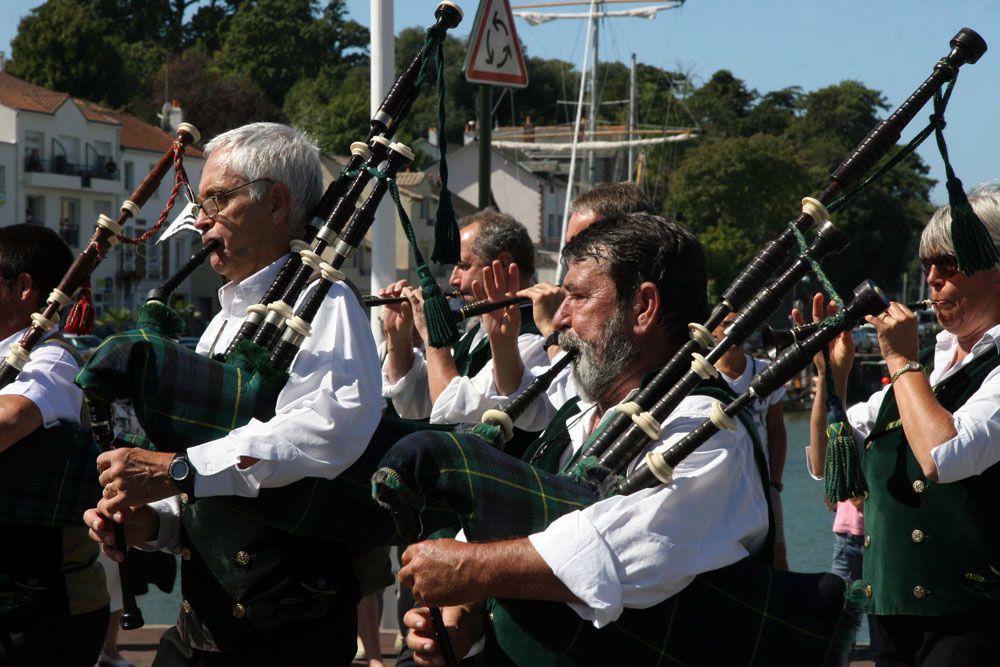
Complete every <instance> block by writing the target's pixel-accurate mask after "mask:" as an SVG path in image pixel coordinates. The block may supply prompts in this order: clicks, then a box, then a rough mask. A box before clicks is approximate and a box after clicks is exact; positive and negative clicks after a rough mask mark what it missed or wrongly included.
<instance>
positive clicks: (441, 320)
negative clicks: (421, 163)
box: [389, 179, 458, 347]
mask: <svg viewBox="0 0 1000 667" xmlns="http://www.w3.org/2000/svg"><path fill="white" fill-rule="evenodd" d="M389 196H390V197H392V201H393V203H394V204H395V205H396V214H397V215H398V216H399V225H400V227H402V228H403V233H404V234H405V235H406V239H407V240H408V241H409V242H410V248H411V249H412V250H413V260H414V263H415V264H416V265H417V278H418V279H419V280H420V288H421V291H422V292H423V296H424V320H426V322H427V337H428V338H429V339H430V340H427V341H424V342H425V343H427V344H428V345H430V346H431V347H448V346H449V345H454V344H455V341H457V340H458V327H456V326H455V317H454V315H452V314H451V308H450V307H449V306H448V301H447V299H445V298H444V294H443V293H442V292H441V287H440V286H438V283H437V280H435V278H434V276H433V275H432V274H431V270H430V268H429V267H428V266H427V263H426V262H425V261H424V256H423V253H421V252H420V248H419V247H418V246H417V237H416V234H414V233H413V224H412V223H411V222H410V216H408V215H407V214H406V209H404V208H403V205H402V203H401V202H400V200H399V188H398V187H396V182H395V181H394V180H392V179H389Z"/></svg>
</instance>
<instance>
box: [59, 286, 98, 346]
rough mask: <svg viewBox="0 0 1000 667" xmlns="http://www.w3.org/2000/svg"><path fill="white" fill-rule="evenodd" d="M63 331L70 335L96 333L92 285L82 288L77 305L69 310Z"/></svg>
mask: <svg viewBox="0 0 1000 667" xmlns="http://www.w3.org/2000/svg"><path fill="white" fill-rule="evenodd" d="M63 331H65V332H66V333H69V334H79V335H86V334H91V333H93V332H94V304H93V302H92V301H91V298H90V283H89V282H88V283H86V284H85V285H84V286H83V287H81V288H80V294H79V296H77V298H76V303H74V304H73V307H72V308H70V309H69V314H68V315H67V316H66V324H65V325H64V326H63Z"/></svg>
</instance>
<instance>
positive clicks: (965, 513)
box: [864, 348, 1000, 616]
mask: <svg viewBox="0 0 1000 667" xmlns="http://www.w3.org/2000/svg"><path fill="white" fill-rule="evenodd" d="M921 356H922V359H923V360H926V361H929V360H928V359H927V357H926V355H921ZM997 365H1000V355H998V354H997V350H996V349H995V348H994V349H993V350H992V351H990V352H989V353H987V354H985V355H983V356H982V357H979V358H978V359H975V360H974V361H972V362H970V363H969V364H968V365H966V366H965V367H964V368H962V369H961V370H959V371H958V372H957V373H955V374H954V375H952V376H951V377H948V378H946V379H945V380H943V381H942V382H940V383H938V384H937V385H936V386H935V387H934V393H935V396H936V397H937V400H938V402H939V403H940V404H941V405H942V406H943V407H944V408H945V409H947V410H949V411H952V412H953V411H955V410H956V409H958V408H959V407H961V406H962V405H964V404H965V402H966V401H967V400H969V398H970V397H971V396H972V395H973V394H974V393H975V392H976V391H977V390H978V389H979V387H980V386H981V385H982V383H983V380H984V379H985V378H986V376H987V374H988V373H989V372H990V371H991V370H992V369H994V368H996V367H997ZM925 368H927V369H928V372H929V368H930V365H929V364H927V363H925ZM992 445H993V446H1000V443H996V442H994V443H992ZM865 449H866V450H867V451H866V452H865V456H864V471H865V477H866V479H867V481H868V487H869V489H870V495H869V497H868V499H867V501H866V502H865V529H866V532H867V535H866V536H865V555H864V578H865V580H866V583H867V584H868V585H869V586H870V588H866V594H868V595H869V596H870V597H871V600H870V602H869V607H868V610H869V612H870V613H874V614H880V615H897V614H903V615H915V616H943V615H953V614H972V613H983V612H995V611H998V610H1000V514H998V512H997V510H998V508H1000V464H998V465H994V466H992V467H990V468H988V469H987V470H986V471H984V472H983V473H982V474H980V475H975V476H973V477H969V478H966V479H963V480H960V481H957V482H951V483H948V484H938V483H935V482H932V481H930V480H929V479H927V478H926V477H925V476H924V474H923V472H922V470H921V468H920V465H919V464H918V463H917V460H916V459H915V458H914V456H913V452H912V451H911V449H910V446H909V444H908V443H907V441H906V435H905V434H904V433H903V428H902V425H901V424H900V420H899V409H898V407H897V405H896V397H895V394H894V392H893V391H892V390H891V389H890V390H889V391H888V393H887V394H886V397H885V400H884V401H883V402H882V406H881V408H880V409H879V414H878V417H877V419H876V421H875V427H874V428H873V429H872V433H871V435H869V436H868V439H867V440H866V441H865Z"/></svg>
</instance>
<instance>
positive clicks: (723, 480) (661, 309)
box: [399, 213, 768, 664]
mask: <svg viewBox="0 0 1000 667" xmlns="http://www.w3.org/2000/svg"><path fill="white" fill-rule="evenodd" d="M563 255H564V258H565V259H566V261H567V262H568V272H567V274H566V279H565V281H564V283H563V288H564V289H565V291H566V299H565V300H564V301H563V303H562V305H561V306H560V308H559V310H558V311H557V313H556V316H555V320H554V324H555V326H556V328H557V329H559V330H560V331H562V334H561V336H560V344H561V346H562V347H563V349H565V350H574V351H577V353H578V358H577V359H576V360H575V362H574V364H573V376H574V380H575V383H576V385H577V387H578V388H579V392H580V397H579V401H570V402H568V403H567V404H566V405H564V406H562V408H561V409H560V410H559V412H558V414H557V415H556V417H555V418H554V419H553V420H552V422H551V423H550V425H549V428H548V429H547V430H546V432H545V434H544V435H543V436H542V438H540V439H539V441H538V443H536V445H534V446H533V447H531V448H529V450H528V452H527V453H526V455H525V458H526V459H527V460H530V461H531V462H532V463H533V464H535V465H536V466H537V467H538V468H542V469H545V470H547V471H549V472H559V471H566V470H570V469H572V468H573V467H574V465H575V464H576V462H577V460H578V459H579V457H580V455H581V453H582V452H583V450H585V444H586V442H587V440H588V438H589V437H591V436H592V435H593V434H594V433H595V431H599V430H600V423H601V421H602V418H603V417H605V416H607V415H608V414H609V412H610V411H611V410H612V408H614V407H615V406H616V405H618V404H620V403H621V402H622V401H625V400H628V398H629V396H630V395H631V394H633V393H634V392H635V391H636V390H637V389H638V388H639V386H640V384H641V383H642V381H643V378H644V376H646V375H647V374H648V373H650V372H651V371H655V370H657V369H659V368H660V367H661V366H663V364H664V363H665V362H666V361H667V360H668V359H669V358H670V356H671V355H672V354H673V352H674V351H675V350H676V349H677V348H678V347H679V346H680V345H681V344H682V343H683V341H684V339H685V337H686V333H687V324H688V323H689V322H700V321H703V320H704V319H705V318H706V316H707V310H708V305H707V294H706V275H705V257H704V251H703V249H702V246H701V244H700V243H699V242H698V240H697V239H696V238H695V237H694V236H693V235H692V234H691V232H690V231H688V230H687V229H686V228H684V227H683V226H681V225H679V224H676V223H673V222H669V221H667V220H665V219H663V218H660V217H658V216H655V215H652V214H646V213H643V214H629V215H622V216H613V217H610V218H608V219H606V220H603V221H600V222H597V223H594V224H593V225H591V226H590V227H588V228H587V229H585V230H583V231H581V232H580V233H579V234H578V235H576V236H575V237H574V238H573V240H572V241H571V242H569V243H568V244H567V245H566V246H565V248H564V250H563ZM494 344H496V343H494ZM712 403H713V400H712V399H711V398H709V397H708V396H707V395H702V394H700V393H698V392H695V393H693V394H692V395H690V396H689V397H687V398H685V399H684V401H683V402H682V403H681V405H680V407H679V408H678V409H677V410H676V411H675V412H674V413H673V414H672V415H671V417H670V418H669V419H668V420H667V421H666V422H665V423H663V424H662V436H661V438H660V439H659V440H658V441H657V442H655V443H654V445H653V447H654V448H655V449H657V450H660V449H663V448H665V447H666V446H667V445H669V444H671V443H673V442H675V441H676V440H678V439H679V438H681V437H682V436H683V435H685V434H687V433H688V432H689V431H691V430H692V429H693V428H694V427H695V426H697V425H698V424H700V423H701V422H703V421H704V420H705V419H706V418H708V416H709V412H710V409H711V405H712ZM755 447H759V445H756V444H755V443H754V442H752V440H751V435H750V434H749V433H748V431H747V430H746V429H745V427H744V426H742V425H738V426H737V428H736V429H735V430H733V431H722V432H720V433H718V434H717V435H715V436H713V437H712V438H711V439H710V440H708V442H706V443H705V444H704V445H702V446H701V447H700V448H699V449H698V450H697V451H696V452H695V453H694V454H693V455H691V456H690V457H688V458H687V459H686V460H685V461H684V462H683V463H681V464H680V465H679V466H678V467H677V468H676V469H675V471H674V482H673V483H672V484H671V485H669V486H661V487H658V488H655V489H647V490H644V491H641V492H638V493H636V494H633V495H630V496H611V497H609V498H607V499H605V500H601V501H599V502H597V503H595V504H593V505H590V506H589V507H585V508H583V509H580V510H578V511H573V512H570V513H568V514H565V515H563V516H562V517H561V518H558V519H556V520H555V521H554V522H552V523H551V524H550V525H549V526H548V528H547V529H545V530H543V531H540V532H536V533H534V534H531V535H528V536H526V537H522V538H518V539H510V540H504V541H499V542H483V543H475V544H466V543H463V542H459V541H454V540H436V541H428V542H421V543H418V544H414V545H412V546H411V547H409V548H408V549H407V550H406V552H405V553H404V555H403V562H404V567H403V569H402V570H401V571H400V574H399V577H400V581H402V582H403V584H405V585H407V586H409V587H411V588H412V589H413V592H414V596H415V597H416V599H417V600H418V601H419V602H421V603H422V604H425V605H434V606H439V605H447V606H446V607H445V608H444V609H443V614H444V619H445V622H446V624H448V625H449V626H450V628H449V631H450V633H451V636H452V640H453V642H454V644H455V653H456V655H459V656H461V655H464V654H465V653H466V652H467V650H468V649H469V647H470V646H471V645H472V644H473V643H474V642H475V641H477V640H478V639H479V638H480V637H481V636H483V635H484V634H486V635H487V636H488V637H489V638H494V637H495V636H497V635H498V634H500V633H503V634H504V636H505V637H506V638H507V639H506V640H505V641H507V642H508V643H507V645H506V646H505V647H498V644H497V643H496V641H494V640H488V643H487V649H486V650H487V656H486V657H487V660H488V661H489V662H491V663H498V664H506V663H508V662H511V661H513V662H517V661H518V660H521V661H523V660H525V659H526V654H525V653H520V654H518V655H517V656H516V657H515V656H514V654H513V653H512V652H510V651H508V650H507V648H508V647H509V646H510V643H509V642H510V641H514V642H520V639H518V638H517V637H518V636H520V637H522V638H523V639H524V643H525V644H530V643H532V642H533V641H535V638H537V637H540V636H543V635H545V634H546V633H553V632H555V633H558V632H559V630H558V628H559V627H565V626H560V625H558V624H556V625H553V623H554V619H555V618H557V617H558V616H559V615H560V614H568V613H569V612H568V611H567V609H566V607H565V606H563V605H555V607H553V605H552V604H551V603H552V602H556V603H565V605H568V606H569V609H571V610H572V612H573V613H575V614H576V615H578V618H577V620H578V621H579V619H584V621H585V622H587V625H590V624H592V625H593V628H605V627H607V626H609V625H613V624H614V623H615V622H616V621H617V620H618V619H619V618H620V617H622V615H623V614H630V613H631V614H634V613H637V612H635V611H634V610H637V609H645V608H648V607H652V606H654V605H658V604H660V603H662V602H663V601H664V600H667V599H668V598H670V597H671V596H674V595H676V594H677V593H678V592H680V591H682V590H683V589H684V588H685V587H686V586H688V584H689V583H690V582H691V581H692V579H693V578H694V577H695V576H696V575H697V574H699V573H702V572H706V571H709V570H713V569H716V568H720V567H723V566H726V565H729V564H732V563H734V562H736V561H739V560H741V559H743V558H745V557H747V556H748V555H752V554H755V553H757V552H759V551H760V550H761V549H762V548H763V547H764V545H765V541H766V537H767V533H768V508H767V502H766V500H765V496H764V485H763V483H762V477H761V474H760V472H759V471H758V467H757V465H758V464H757V463H756V462H755ZM635 465H636V464H635V462H633V463H632V464H631V467H635ZM501 516H502V513H501ZM470 537H475V536H470ZM488 598H505V599H513V600H515V601H516V600H532V601H537V602H534V603H532V605H529V606H525V607H524V608H523V610H522V611H525V613H526V614H527V616H523V617H521V618H520V619H519V620H518V621H517V622H516V623H515V624H514V625H513V626H512V625H511V624H510V623H509V622H508V623H507V624H506V627H504V628H503V629H502V630H501V626H500V623H503V622H504V621H503V619H504V618H506V619H507V620H508V621H509V617H507V616H505V615H504V614H502V613H500V612H499V611H498V610H497V609H496V608H495V607H494V606H492V605H491V603H490V602H489V601H488V600H487V599H488ZM484 600H487V602H486V603H485V604H486V605H488V606H489V608H490V614H489V618H490V627H489V628H486V627H485V623H486V614H485V613H484ZM545 601H547V602H545ZM531 610H534V611H535V612H537V614H535V613H533V612H532V611H531ZM494 612H496V613H494ZM570 615H571V614H570ZM526 618H527V619H529V620H525V619H526ZM406 623H407V625H408V626H409V627H410V628H411V630H412V632H411V633H410V635H409V636H408V639H407V641H408V644H409V646H411V647H412V648H413V649H414V651H415V652H416V653H417V656H418V657H419V659H420V660H421V661H422V662H423V664H441V657H440V655H439V654H438V645H437V642H436V640H435V639H434V634H433V633H432V631H431V623H430V620H429V616H428V610H427V609H425V608H422V609H414V610H411V611H410V612H409V613H408V614H407V616H406ZM593 628H589V629H587V628H586V627H584V628H583V630H586V631H587V632H593ZM601 632H606V631H600V632H598V633H597V634H598V635H600V633H601ZM610 632H611V633H612V634H611V635H608V637H611V636H612V635H613V633H614V631H613V630H610ZM571 634H572V632H571ZM511 637H514V639H513V640H512V639H511ZM565 639H566V641H567V642H568V643H571V642H572V641H574V640H573V637H566V638H565ZM661 639H663V638H662V637H661ZM494 650H496V651H497V653H491V651H494ZM593 659H598V658H597V657H596V655H595V656H594V657H593ZM538 664H541V662H539V663H538Z"/></svg>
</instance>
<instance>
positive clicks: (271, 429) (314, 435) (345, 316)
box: [187, 258, 382, 497]
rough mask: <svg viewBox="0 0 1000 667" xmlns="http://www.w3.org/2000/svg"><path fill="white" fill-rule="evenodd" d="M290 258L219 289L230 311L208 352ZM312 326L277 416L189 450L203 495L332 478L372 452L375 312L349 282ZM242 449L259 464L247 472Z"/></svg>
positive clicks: (377, 407) (212, 331)
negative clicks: (371, 316)
mask: <svg viewBox="0 0 1000 667" xmlns="http://www.w3.org/2000/svg"><path fill="white" fill-rule="evenodd" d="M284 262H285V258H282V259H280V260H278V261H276V262H275V263H273V264H271V265H270V266H268V267H266V268H264V269H262V270H261V271H258V272H257V273H255V274H254V275H252V276H250V277H249V278H247V279H245V280H243V281H242V282H241V283H239V284H235V283H228V284H226V285H224V286H223V287H222V288H220V289H219V303H220V304H221V305H222V310H221V311H220V312H219V313H218V314H217V315H216V316H215V317H214V318H213V319H212V322H211V323H210V324H209V326H208V328H207V329H206V330H205V333H204V334H203V335H202V337H201V340H199V341H198V348H197V350H198V352H199V353H200V354H206V355H212V354H216V353H224V352H225V350H226V348H227V347H228V346H229V343H230V341H231V340H232V339H233V338H234V337H235V335H236V333H237V331H238V330H239V327H240V325H241V324H242V322H243V319H244V318H245V315H246V308H247V306H249V305H252V304H254V303H257V302H258V301H259V300H260V297H261V296H263V294H264V292H265V291H266V290H267V288H268V287H269V286H270V284H271V282H272V280H273V279H274V276H275V275H276V274H277V272H278V270H279V269H280V268H281V266H282V265H283V264H284ZM309 291H310V288H307V289H306V290H304V292H303V294H302V296H300V298H299V302H301V301H303V300H304V299H305V296H306V294H308V292H309ZM312 331H313V334H312V335H311V336H309V337H308V338H306V340H305V341H304V343H303V345H302V349H301V350H300V351H299V353H298V354H297V355H296V357H295V361H294V362H293V364H292V367H291V374H290V376H289V379H288V382H287V383H286V384H285V387H284V388H283V389H282V390H281V393H279V394H278V400H277V403H276V408H275V415H274V416H273V417H272V418H271V419H269V420H268V421H266V422H261V421H259V420H257V419H253V420H251V421H250V422H249V423H248V424H246V425H244V426H241V427H239V428H236V429H233V430H232V431H231V432H230V433H229V434H228V435H226V436H225V437H222V438H219V439H218V440H212V441H210V442H206V443H204V444H202V445H197V446H195V447H190V448H188V450H187V456H188V458H189V459H190V461H191V464H192V466H193V467H194V469H195V471H196V472H197V473H198V474H197V476H196V477H195V495H196V496H199V497H206V496H219V495H238V496H256V495H257V493H258V491H259V490H260V489H261V488H262V487H278V486H285V485H287V484H291V483H292V482H295V481H298V480H300V479H302V478H304V477H325V478H327V479H332V478H334V477H336V476H337V475H339V474H340V473H341V472H343V471H344V470H346V469H347V468H348V467H350V465H351V464H353V463H354V462H355V461H356V460H357V459H358V457H360V456H361V454H362V452H364V450H365V447H367V446H368V441H369V439H370V438H371V436H372V434H373V433H374V432H375V427H376V426H377V425H378V421H379V415H380V414H381V406H382V399H381V396H380V393H379V383H378V356H377V353H376V349H375V341H374V339H373V338H372V335H371V330H370V327H369V324H368V319H367V318H366V317H365V313H364V310H363V309H362V307H361V305H360V304H359V303H358V300H357V299H356V298H355V296H354V295H353V294H352V293H351V291H350V289H349V288H348V287H347V286H345V285H344V284H342V283H336V284H334V285H333V286H332V287H331V288H330V291H329V293H328V294H327V296H326V299H325V300H324V301H323V305H322V306H320V309H319V312H318V313H317V314H316V317H315V319H314V320H313V323H312ZM241 456H247V457H253V458H257V459H260V461H259V462H257V463H255V464H253V465H252V466H250V467H248V468H245V469H242V470H241V469H239V468H238V467H237V465H236V464H237V463H238V462H239V458H240V457H241Z"/></svg>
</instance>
